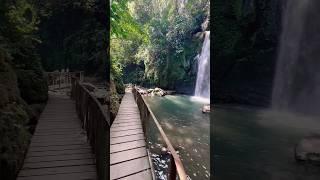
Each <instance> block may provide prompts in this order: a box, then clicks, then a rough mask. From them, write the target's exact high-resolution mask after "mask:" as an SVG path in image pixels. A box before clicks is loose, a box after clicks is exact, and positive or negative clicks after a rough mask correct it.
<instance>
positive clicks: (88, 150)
mask: <svg viewBox="0 0 320 180" xmlns="http://www.w3.org/2000/svg"><path fill="white" fill-rule="evenodd" d="M75 153H88V154H91V148H89V147H88V148H86V149H66V150H55V151H40V152H35V151H31V152H30V153H28V155H27V156H28V157H39V156H56V155H61V154H75Z"/></svg>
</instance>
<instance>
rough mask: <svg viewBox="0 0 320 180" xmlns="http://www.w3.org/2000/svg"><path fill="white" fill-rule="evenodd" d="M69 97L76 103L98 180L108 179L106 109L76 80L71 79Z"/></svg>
mask: <svg viewBox="0 0 320 180" xmlns="http://www.w3.org/2000/svg"><path fill="white" fill-rule="evenodd" d="M71 96H72V98H73V99H74V100H75V103H76V111H77V114H78V117H79V118H80V120H81V123H82V127H83V128H84V129H85V130H86V132H87V138H88V139H89V142H90V144H91V147H92V150H93V152H94V154H95V160H96V169H97V173H98V178H99V180H106V179H109V176H110V170H109V162H110V160H109V159H107V155H108V154H109V146H110V141H109V135H110V134H109V130H110V119H109V113H108V114H106V112H108V108H106V109H103V108H102V106H101V104H100V103H99V101H98V100H97V98H95V97H94V96H93V95H92V94H91V93H90V92H89V91H88V90H87V89H86V88H85V87H84V86H83V85H82V84H81V83H80V82H79V79H77V78H72V91H71Z"/></svg>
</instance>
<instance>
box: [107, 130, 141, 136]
mask: <svg viewBox="0 0 320 180" xmlns="http://www.w3.org/2000/svg"><path fill="white" fill-rule="evenodd" d="M139 133H142V130H141V129H134V130H128V131H119V132H110V137H122V136H130V135H135V134H139Z"/></svg>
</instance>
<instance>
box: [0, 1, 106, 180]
mask: <svg viewBox="0 0 320 180" xmlns="http://www.w3.org/2000/svg"><path fill="white" fill-rule="evenodd" d="M106 3H107V2H106V1H103V0H95V1H85V0H73V1H62V0H46V1H31V0H15V1H10V0H0V179H1V180H7V179H8V180H13V179H16V175H17V173H18V171H19V169H20V168H21V166H22V164H23V159H24V156H25V153H26V151H27V149H28V145H29V142H30V138H31V136H32V134H33V132H34V129H35V126H36V124H37V119H38V117H39V115H40V113H41V112H42V110H43V108H44V105H45V103H46V101H47V99H48V88H47V80H46V76H45V74H44V71H53V70H60V69H64V68H69V70H83V71H85V72H86V75H91V76H95V77H96V78H97V79H100V80H103V81H105V80H107V79H109V77H110V76H109V71H108V70H107V69H109V68H110V65H109V63H108V59H107V54H108V52H109V51H108V43H107V42H109V35H108V32H107V29H108V28H109V27H110V26H109V24H108V22H107V14H108V13H109V12H108V11H107V10H106V9H107V4H106ZM108 9H109V8H108ZM42 65H43V68H42Z"/></svg>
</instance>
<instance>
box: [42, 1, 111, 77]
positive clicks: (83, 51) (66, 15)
mask: <svg viewBox="0 0 320 180" xmlns="http://www.w3.org/2000/svg"><path fill="white" fill-rule="evenodd" d="M38 6H39V8H40V15H41V21H40V24H39V28H40V32H39V35H40V37H41V40H42V43H41V45H40V46H39V49H40V54H41V56H42V63H43V66H44V69H45V70H46V71H54V70H61V69H67V68H68V69H69V70H71V71H76V70H84V71H85V72H86V75H90V76H98V77H103V78H104V79H106V77H105V75H106V66H107V65H106V59H107V45H106V44H107V42H109V40H108V38H109V36H108V32H107V27H106V26H107V11H106V1H100V0H96V1H83V0H73V1H53V0H52V1H51V0H47V1H41V2H40V3H39V4H38Z"/></svg>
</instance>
